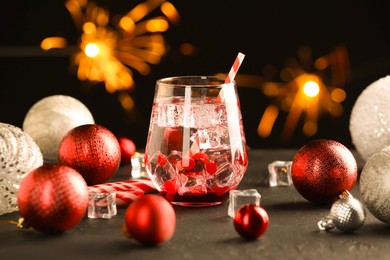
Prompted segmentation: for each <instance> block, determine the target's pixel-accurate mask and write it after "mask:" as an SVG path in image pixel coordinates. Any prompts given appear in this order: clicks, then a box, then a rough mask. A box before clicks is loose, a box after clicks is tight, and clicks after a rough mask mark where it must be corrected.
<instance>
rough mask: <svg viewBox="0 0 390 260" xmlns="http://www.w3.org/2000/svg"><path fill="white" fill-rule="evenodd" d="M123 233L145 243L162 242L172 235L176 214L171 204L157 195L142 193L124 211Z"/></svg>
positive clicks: (155, 243) (154, 243)
mask: <svg viewBox="0 0 390 260" xmlns="http://www.w3.org/2000/svg"><path fill="white" fill-rule="evenodd" d="M125 221H126V222H125V227H126V228H125V233H128V234H129V235H130V237H132V238H134V239H136V240H137V241H138V242H140V243H142V244H147V245H157V244H162V243H164V242H166V241H168V240H169V239H171V237H172V236H173V234H174V232H175V228H176V214H175V211H174V209H173V207H172V205H171V204H170V203H169V202H168V201H167V200H166V199H164V198H163V197H161V196H158V195H153V194H151V195H144V196H143V197H141V198H139V199H137V200H135V201H134V202H133V203H131V204H130V206H129V207H128V208H127V210H126V213H125Z"/></svg>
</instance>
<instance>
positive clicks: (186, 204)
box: [171, 201, 223, 207]
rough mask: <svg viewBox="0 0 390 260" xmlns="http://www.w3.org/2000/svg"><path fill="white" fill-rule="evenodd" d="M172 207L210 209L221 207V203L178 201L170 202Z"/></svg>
mask: <svg viewBox="0 0 390 260" xmlns="http://www.w3.org/2000/svg"><path fill="white" fill-rule="evenodd" d="M171 203H172V204H173V205H177V206H184V207H210V206H217V205H221V204H222V203H223V202H221V201H216V202H178V201H171Z"/></svg>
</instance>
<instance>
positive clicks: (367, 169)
mask: <svg viewBox="0 0 390 260" xmlns="http://www.w3.org/2000/svg"><path fill="white" fill-rule="evenodd" d="M360 192H361V195H362V199H363V203H364V205H365V206H366V207H367V209H368V210H369V211H370V212H371V213H372V215H374V216H375V217H376V218H377V219H379V220H381V221H383V222H386V223H388V224H390V147H386V148H384V149H383V150H381V151H379V152H377V153H375V154H373V155H372V156H371V157H370V158H369V159H368V160H367V162H366V164H365V165H364V167H363V170H362V173H361V176H360Z"/></svg>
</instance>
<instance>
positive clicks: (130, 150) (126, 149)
mask: <svg viewBox="0 0 390 260" xmlns="http://www.w3.org/2000/svg"><path fill="white" fill-rule="evenodd" d="M118 142H119V146H120V148H121V165H125V164H128V163H130V161H131V156H133V155H134V154H135V151H136V146H135V144H134V142H133V141H132V140H131V139H129V138H127V137H124V136H118Z"/></svg>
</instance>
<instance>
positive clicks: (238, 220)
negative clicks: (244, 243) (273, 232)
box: [234, 205, 269, 239]
mask: <svg viewBox="0 0 390 260" xmlns="http://www.w3.org/2000/svg"><path fill="white" fill-rule="evenodd" d="M268 223H269V217H268V213H267V212H266V211H265V210H264V209H263V208H262V207H260V206H256V205H244V206H242V207H241V208H239V209H238V210H237V212H236V214H235V215H234V227H235V229H236V231H237V232H238V234H240V235H241V236H242V237H244V238H246V239H256V238H258V237H260V236H261V235H262V234H264V232H265V231H266V230H267V228H268Z"/></svg>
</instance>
